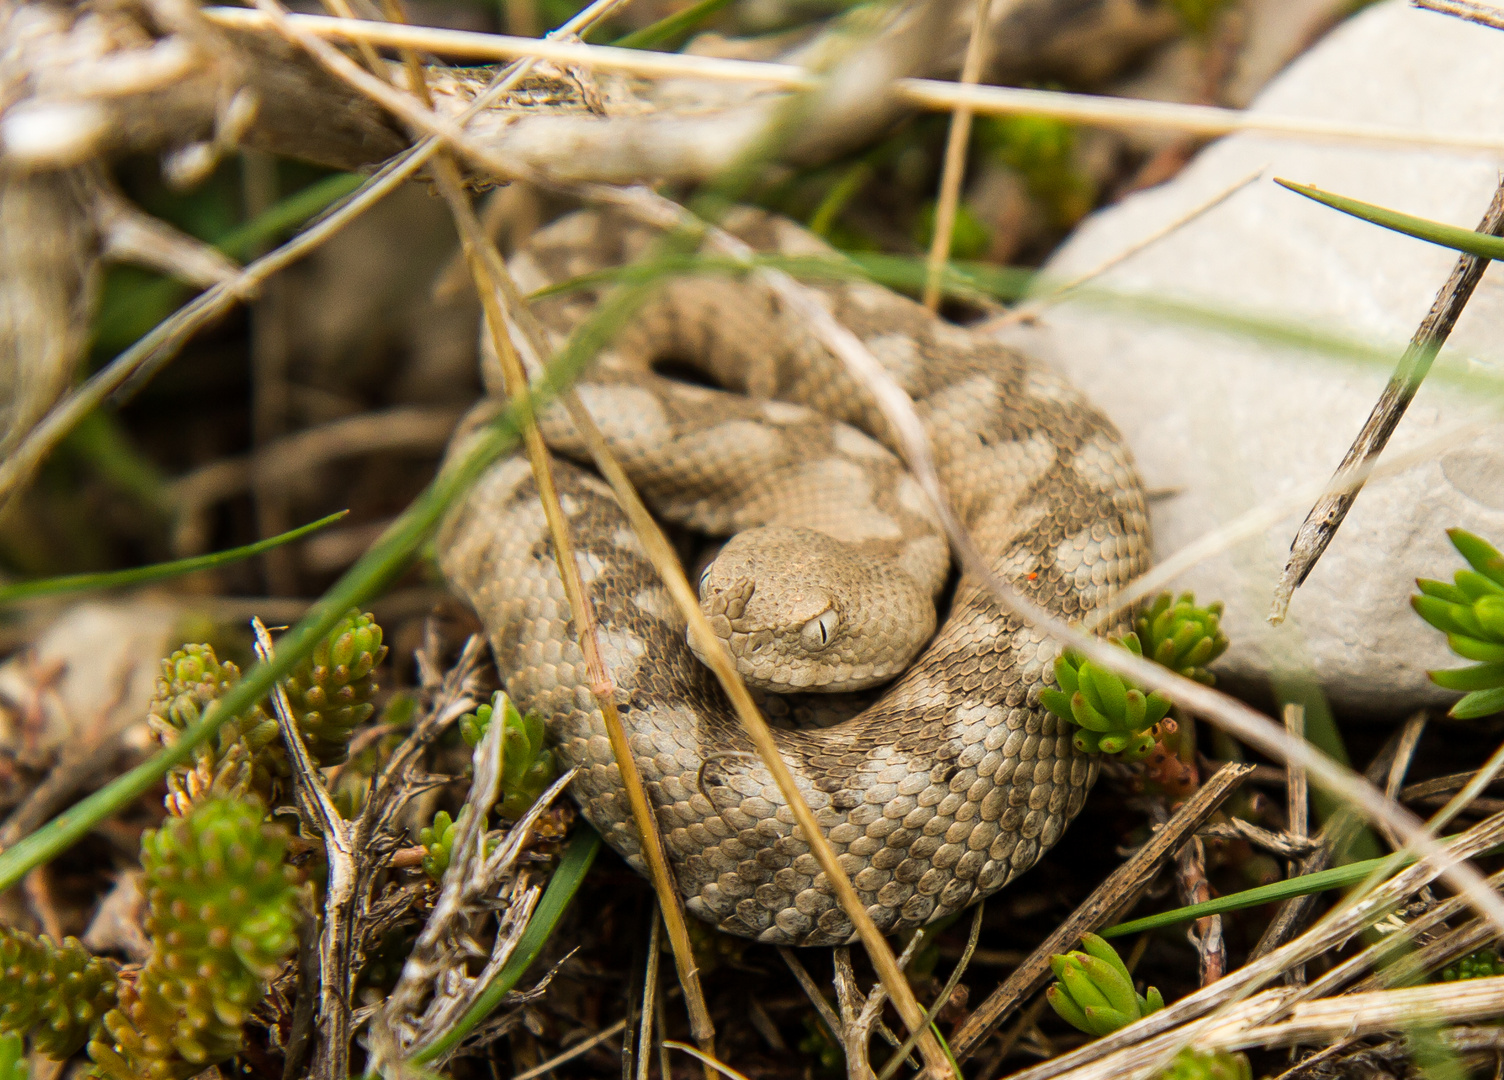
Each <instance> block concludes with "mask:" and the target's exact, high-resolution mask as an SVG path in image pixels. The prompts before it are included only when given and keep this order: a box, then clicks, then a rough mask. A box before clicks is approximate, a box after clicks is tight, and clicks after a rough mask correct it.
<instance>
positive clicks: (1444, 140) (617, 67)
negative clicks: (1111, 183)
mask: <svg viewBox="0 0 1504 1080" xmlns="http://www.w3.org/2000/svg"><path fill="white" fill-rule="evenodd" d="M258 6H261V8H262V13H257V12H251V11H247V10H244V9H241V8H208V9H206V10H205V15H206V16H207V17H208V18H209V19H210V20H211V21H213V22H216V23H219V24H220V25H222V26H235V27H242V28H246V29H262V28H266V27H269V26H271V25H273V23H272V20H271V17H270V16H269V15H267V14H264V13H265V12H266V11H267V7H266V6H265V0H262V3H261V4H259V5H258ZM283 18H284V19H285V20H286V21H285V26H286V27H287V28H288V29H293V30H294V31H295V32H296V33H298V34H299V35H304V34H306V35H308V36H311V37H319V38H329V39H332V40H336V41H345V42H351V43H353V42H356V41H368V42H370V43H372V44H375V45H385V46H390V47H393V48H403V47H406V48H413V49H417V50H419V51H422V52H431V53H436V54H439V55H444V56H453V57H465V58H470V59H477V60H510V59H515V58H519V57H535V58H538V59H545V60H554V61H557V62H559V63H561V64H564V65H571V66H577V67H581V68H585V69H589V70H599V71H621V72H626V73H629V74H637V75H645V76H659V77H683V78H694V79H706V80H717V81H722V82H744V83H762V84H765V85H770V86H775V87H778V88H780V89H786V90H810V89H815V88H816V87H818V85H819V78H818V76H816V75H815V74H814V73H812V72H809V71H807V70H805V69H804V68H801V67H796V66H794V65H791V64H775V63H766V62H761V61H754V60H728V59H721V58H717V57H704V56H690V55H685V54H683V53H662V52H653V51H649V50H637V49H619V48H614V47H612V46H609V45H586V44H583V43H579V44H576V43H566V42H561V41H546V40H545V41H540V40H538V39H535V38H519V37H509V36H506V35H503V34H481V33H476V32H473V31H466V30H440V29H436V28H433V27H419V26H398V25H394V24H390V23H379V22H367V21H361V20H347V19H334V18H329V17H327V16H323V15H293V16H284V17H283ZM320 59H321V61H322V59H323V58H322V57H320ZM347 63H348V61H347ZM352 66H353V65H352ZM893 92H894V94H895V95H896V97H897V98H898V99H899V100H900V101H904V102H906V103H908V104H909V105H914V106H918V107H920V108H924V109H933V110H935V111H938V112H949V111H951V110H953V109H956V108H960V107H963V106H964V107H966V108H969V109H971V110H972V111H973V112H974V113H977V114H981V115H989V116H1009V115H1014V114H1019V113H1028V114H1033V115H1037V116H1049V117H1054V118H1055V119H1059V120H1069V121H1073V122H1076V123H1082V124H1091V125H1094V126H1098V127H1108V128H1135V129H1136V128H1158V129H1163V130H1170V131H1179V132H1185V133H1188V134H1193V135H1204V136H1215V135H1227V134H1231V133H1233V132H1237V131H1250V132H1258V133H1261V134H1266V135H1282V136H1287V137H1290V138H1298V139H1313V140H1317V141H1323V142H1325V141H1346V142H1366V143H1379V144H1385V145H1402V146H1419V147H1435V148H1445V149H1453V150H1467V151H1478V152H1485V153H1495V154H1496V153H1501V152H1504V138H1500V137H1498V136H1493V135H1477V134H1474V133H1471V132H1431V131H1419V130H1416V129H1414V128H1401V127H1392V126H1389V125H1384V124H1352V123H1343V122H1340V121H1332V120H1320V119H1315V118H1310V117H1299V116H1280V115H1277V114H1271V113H1259V112H1248V111H1244V110H1240V109H1223V108H1217V107H1214V106H1210V105H1180V104H1173V103H1169V102H1156V101H1140V100H1128V99H1124V98H1113V97H1103V96H1098V95H1093V94H1069V93H1063V92H1059V91H1053V90H1026V89H1018V88H1012V87H1000V86H964V85H961V84H958V83H953V82H943V81H940V80H936V79H899V80H897V81H896V82H895V83H894V85H893ZM373 96H375V95H373ZM377 100H378V101H380V102H381V104H383V105H387V106H388V107H389V108H390V107H392V106H391V105H390V104H389V103H388V100H387V99H386V98H383V97H377ZM399 110H400V111H399ZM393 111H395V112H397V115H398V116H400V117H402V119H404V120H408V121H409V122H411V117H410V116H409V115H408V113H407V110H406V107H405V106H401V105H398V106H397V108H394V110H393ZM442 123H443V124H444V125H445V127H446V129H447V131H448V132H449V134H450V136H451V137H452V135H453V133H454V129H453V128H452V127H451V126H450V125H449V122H447V121H444V122H442ZM424 130H428V128H427V127H426V126H425V127H424ZM455 145H457V146H458V145H460V143H459V142H456V144H455ZM500 175H510V174H509V172H508V171H507V170H506V169H505V168H503V170H502V172H501V173H500Z"/></svg>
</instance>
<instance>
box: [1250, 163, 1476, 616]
mask: <svg viewBox="0 0 1504 1080" xmlns="http://www.w3.org/2000/svg"><path fill="white" fill-rule="evenodd" d="M1477 231H1478V232H1480V233H1483V234H1485V235H1488V236H1499V235H1504V181H1501V182H1500V184H1499V186H1498V187H1497V188H1496V189H1495V190H1494V196H1493V199H1492V200H1491V201H1490V202H1489V204H1488V209H1487V210H1486V211H1484V214H1483V220H1481V221H1480V222H1478V230H1477ZM1486 269H1488V260H1487V259H1483V258H1479V257H1478V256H1476V255H1466V254H1464V255H1461V256H1459V257H1458V259H1457V263H1456V265H1455V266H1454V267H1453V268H1452V273H1451V276H1450V277H1448V278H1447V280H1446V282H1445V284H1443V285H1442V287H1441V291H1440V292H1438V293H1437V294H1436V299H1435V300H1434V301H1433V302H1432V304H1431V310H1430V311H1428V312H1427V313H1426V317H1425V318H1424V319H1422V320H1421V324H1420V327H1419V328H1418V329H1417V330H1416V331H1415V336H1414V337H1413V338H1411V339H1410V345H1409V347H1408V348H1407V349H1406V350H1405V352H1404V355H1403V356H1401V357H1400V362H1399V364H1398V366H1396V367H1395V369H1394V374H1393V375H1391V376H1390V377H1389V383H1388V384H1387V385H1386V386H1385V387H1384V392H1383V393H1382V394H1381V395H1380V396H1379V400H1378V403H1377V404H1376V405H1374V407H1373V412H1371V413H1369V415H1368V419H1367V420H1366V421H1364V424H1363V428H1362V430H1361V431H1359V432H1358V434H1357V437H1356V438H1354V439H1353V443H1352V445H1351V446H1350V447H1348V450H1347V453H1346V454H1345V455H1343V458H1342V463H1341V464H1340V465H1338V466H1337V472H1336V474H1335V475H1334V477H1333V480H1337V479H1347V478H1348V477H1349V475H1350V474H1351V473H1353V472H1354V471H1356V470H1357V469H1358V468H1359V467H1360V466H1362V465H1364V464H1367V463H1368V462H1369V461H1370V460H1371V459H1373V458H1376V457H1378V456H1379V455H1380V454H1382V453H1383V452H1384V447H1385V446H1387V445H1388V443H1389V437H1390V436H1391V435H1393V434H1394V429H1395V428H1396V427H1398V426H1399V422H1400V420H1401V419H1403V418H1404V415H1405V410H1406V409H1408V408H1409V407H1410V402H1411V400H1412V399H1413V398H1414V397H1415V393H1416V391H1417V390H1419V389H1420V384H1421V382H1422V381H1423V380H1424V379H1425V377H1426V374H1427V373H1428V372H1429V371H1430V370H1431V363H1432V361H1434V360H1435V359H1436V354H1437V353H1439V352H1441V347H1442V346H1443V345H1444V344H1446V340H1447V338H1448V337H1449V336H1451V333H1452V327H1454V326H1456V325H1457V319H1458V317H1459V316H1460V315H1461V314H1462V309H1463V308H1464V307H1466V306H1467V302H1468V300H1469V299H1470V298H1471V297H1472V295H1473V290H1474V289H1475V288H1477V287H1478V282H1479V281H1481V280H1482V279H1483V271H1484V270H1486ZM1362 490H1363V485H1362V483H1361V482H1358V483H1353V484H1351V485H1349V486H1347V487H1345V488H1344V489H1343V490H1342V491H1341V492H1339V493H1336V494H1332V495H1327V496H1325V497H1324V498H1322V499H1319V500H1317V502H1316V505H1315V506H1313V507H1311V510H1310V512H1309V513H1308V514H1307V515H1306V519H1305V521H1304V522H1302V523H1301V526H1300V528H1299V529H1298V530H1297V531H1296V533H1295V539H1294V540H1293V541H1292V542H1291V544H1290V559H1289V561H1288V562H1287V563H1285V569H1284V571H1283V572H1282V573H1281V574H1280V579H1279V584H1278V585H1277V586H1276V587H1275V591H1274V604H1273V606H1272V607H1271V608H1270V612H1269V621H1270V622H1272V623H1275V624H1278V623H1280V622H1283V621H1284V618H1285V612H1286V611H1287V610H1289V607H1290V598H1291V596H1292V595H1294V592H1295V590H1296V589H1298V588H1299V587H1300V586H1301V585H1303V584H1304V583H1305V580H1306V578H1307V576H1309V575H1310V573H1311V570H1312V568H1313V567H1315V565H1316V561H1317V560H1318V559H1320V558H1321V555H1322V553H1323V552H1324V551H1326V549H1327V545H1329V544H1330V543H1331V542H1332V538H1333V537H1335V536H1336V535H1337V530H1338V529H1339V528H1341V527H1342V519H1343V518H1345V517H1347V512H1348V511H1349V510H1351V509H1352V506H1353V503H1354V502H1356V501H1357V498H1358V493H1359V492H1361V491H1362Z"/></svg>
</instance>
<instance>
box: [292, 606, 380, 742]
mask: <svg viewBox="0 0 1504 1080" xmlns="http://www.w3.org/2000/svg"><path fill="white" fill-rule="evenodd" d="M381 638H382V633H381V627H380V625H378V624H377V622H376V620H375V619H373V618H372V617H371V616H370V615H369V614H365V615H363V614H361V613H360V612H359V611H357V610H355V609H353V608H352V609H351V610H350V612H349V613H348V614H346V615H345V617H344V618H343V619H341V620H340V621H339V622H338V623H337V624H335V627H334V629H333V630H330V631H329V634H328V636H327V637H325V638H324V640H323V641H321V642H319V643H318V645H317V646H315V648H314V650H313V655H312V656H310V657H308V658H307V659H306V660H304V661H303V662H302V663H301V664H299V665H298V666H297V668H296V669H295V670H294V671H293V673H292V674H291V675H290V676H289V677H288V679H287V682H286V683H285V686H286V688H287V699H288V701H289V703H291V705H292V712H293V716H294V717H296V718H297V721H298V727H299V729H300V730H301V731H302V732H303V741H304V742H305V743H306V744H307V745H308V752H309V753H310V754H312V755H313V757H314V759H315V760H316V761H317V762H318V763H319V764H320V765H338V764H339V763H340V762H342V761H344V760H345V757H346V755H347V754H348V752H349V747H350V732H351V731H352V730H353V729H354V728H355V727H356V726H357V725H359V724H363V723H365V722H366V721H367V720H369V719H370V718H371V715H372V714H373V713H374V712H375V711H376V707H375V706H374V705H372V704H371V700H370V699H371V696H372V695H373V694H375V693H376V691H377V689H378V687H377V685H376V679H375V676H374V675H373V674H372V672H373V669H375V667H376V666H377V665H378V664H380V663H381V661H382V660H384V659H386V654H387V647H386V646H385V645H383V644H382V643H381Z"/></svg>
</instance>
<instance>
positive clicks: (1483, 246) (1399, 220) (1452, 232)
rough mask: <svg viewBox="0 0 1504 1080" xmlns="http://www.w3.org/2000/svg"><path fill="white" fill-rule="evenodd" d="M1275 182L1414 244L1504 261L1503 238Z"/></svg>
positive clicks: (1317, 189) (1325, 192)
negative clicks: (1436, 246) (1409, 239)
mask: <svg viewBox="0 0 1504 1080" xmlns="http://www.w3.org/2000/svg"><path fill="white" fill-rule="evenodd" d="M1274 182H1275V183H1276V184H1278V185H1279V186H1280V187H1282V188H1286V189H1288V190H1290V191H1293V192H1295V194H1297V195H1304V196H1305V197H1306V198H1308V199H1314V200H1315V201H1316V202H1319V203H1321V204H1322V205H1323V206H1330V207H1331V208H1332V209H1333V210H1340V211H1342V212H1343V213H1344V214H1351V215H1352V216H1353V217H1355V218H1359V219H1361V220H1363V221H1367V222H1370V223H1371V224H1374V225H1382V226H1383V227H1384V228H1386V229H1393V230H1394V231H1395V232H1398V233H1404V234H1405V235H1406V236H1413V237H1415V238H1416V239H1417V240H1425V241H1427V242H1429V243H1432V244H1440V245H1441V246H1442V247H1446V248H1451V249H1452V250H1453V251H1462V252H1466V253H1467V254H1469V255H1477V256H1478V257H1479V258H1482V259H1504V238H1500V237H1497V236H1489V235H1488V234H1486V233H1480V232H1474V231H1473V230H1472V229H1462V228H1458V227H1457V226H1456V225H1443V224H1442V223H1441V222H1439V221H1430V220H1428V219H1426V218H1421V217H1415V216H1414V215H1413V214H1402V213H1400V212H1399V211H1398V210H1389V209H1386V208H1385V207H1382V206H1375V205H1374V204H1373V203H1366V202H1359V201H1358V200H1357V199H1349V198H1348V197H1347V196H1346V195H1334V194H1332V193H1331V192H1330V191H1322V190H1321V189H1320V188H1318V187H1313V186H1312V185H1310V184H1297V183H1294V182H1292V181H1290V180H1281V179H1280V178H1279V177H1275V178H1274Z"/></svg>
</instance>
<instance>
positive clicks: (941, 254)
mask: <svg viewBox="0 0 1504 1080" xmlns="http://www.w3.org/2000/svg"><path fill="white" fill-rule="evenodd" d="M991 11H992V3H991V0H976V6H975V9H974V10H973V12H972V23H971V37H970V39H968V40H967V42H966V59H965V61H964V62H963V63H962V65H961V83H962V85H965V86H972V85H975V83H976V81H977V80H978V79H980V78H981V77H982V65H983V64H984V63H985V62H986V55H987V21H988V16H989V14H990V13H991ZM970 145H971V110H970V109H968V108H967V107H966V106H964V105H963V106H961V107H959V108H957V109H955V110H954V111H952V112H951V114H950V130H949V131H948V132H947V133H946V136H945V163H944V165H943V166H942V167H941V171H940V197H939V198H938V199H937V200H936V201H935V235H934V237H933V238H932V239H931V240H930V252H929V259H928V260H927V262H926V264H925V271H924V306H925V307H927V308H929V309H930V310H931V311H939V310H940V279H941V276H942V275H943V274H944V272H945V261H946V260H947V259H949V258H950V241H951V232H952V230H953V229H954V228H955V225H956V207H957V205H959V203H960V201H961V181H962V180H964V179H965V177H966V149H967V147H968V146H970Z"/></svg>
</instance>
